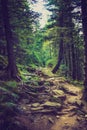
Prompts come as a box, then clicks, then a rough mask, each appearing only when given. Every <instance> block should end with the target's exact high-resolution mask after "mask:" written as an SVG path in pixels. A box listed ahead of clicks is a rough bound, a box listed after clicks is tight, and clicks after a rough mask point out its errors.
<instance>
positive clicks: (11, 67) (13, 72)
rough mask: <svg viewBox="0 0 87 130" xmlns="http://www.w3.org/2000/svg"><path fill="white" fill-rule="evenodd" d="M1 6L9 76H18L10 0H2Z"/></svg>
mask: <svg viewBox="0 0 87 130" xmlns="http://www.w3.org/2000/svg"><path fill="white" fill-rule="evenodd" d="M1 6H2V15H3V23H4V29H5V36H6V42H7V53H8V78H10V79H11V78H16V77H17V67H16V60H15V55H14V48H13V40H12V32H11V27H10V21H9V12H8V0H1Z"/></svg>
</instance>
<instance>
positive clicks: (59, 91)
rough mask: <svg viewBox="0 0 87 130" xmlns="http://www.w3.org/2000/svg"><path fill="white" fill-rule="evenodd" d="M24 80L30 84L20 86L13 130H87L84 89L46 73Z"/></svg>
mask: <svg viewBox="0 0 87 130" xmlns="http://www.w3.org/2000/svg"><path fill="white" fill-rule="evenodd" d="M24 76H25V77H26V78H27V81H25V82H21V83H19V87H18V93H19V95H20V98H19V100H18V103H17V106H16V107H17V113H16V116H14V118H13V124H12V127H11V129H9V130H87V110H86V109H87V106H86V103H84V102H83V101H82V100H81V97H82V90H81V88H80V87H76V86H74V85H72V84H70V83H68V81H67V80H65V79H64V78H62V77H57V76H56V75H51V76H48V75H47V72H46V74H44V73H43V72H42V71H35V72H32V73H30V72H29V73H27V74H24ZM37 77H38V78H37Z"/></svg>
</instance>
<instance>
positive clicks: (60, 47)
mask: <svg viewBox="0 0 87 130" xmlns="http://www.w3.org/2000/svg"><path fill="white" fill-rule="evenodd" d="M60 37H61V39H60V43H59V56H58V62H57V64H56V66H55V67H54V69H53V70H52V72H53V73H56V71H57V70H58V69H59V67H60V64H61V61H62V59H63V34H62V33H61V36H60Z"/></svg>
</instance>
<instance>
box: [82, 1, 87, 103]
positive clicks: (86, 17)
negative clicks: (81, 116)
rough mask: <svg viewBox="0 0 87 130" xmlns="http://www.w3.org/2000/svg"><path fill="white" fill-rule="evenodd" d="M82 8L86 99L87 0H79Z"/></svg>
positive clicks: (86, 95) (86, 92)
mask: <svg viewBox="0 0 87 130" xmlns="http://www.w3.org/2000/svg"><path fill="white" fill-rule="evenodd" d="M81 8H82V24H83V33H84V49H85V50H84V51H85V64H84V72H85V79H84V87H85V88H84V93H83V98H84V99H85V100H86V101H87V1H86V0H81Z"/></svg>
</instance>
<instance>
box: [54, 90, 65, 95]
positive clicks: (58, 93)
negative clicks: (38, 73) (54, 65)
mask: <svg viewBox="0 0 87 130" xmlns="http://www.w3.org/2000/svg"><path fill="white" fill-rule="evenodd" d="M52 93H53V94H55V95H58V96H59V95H64V92H63V91H62V90H58V89H55V90H53V91H52Z"/></svg>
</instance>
